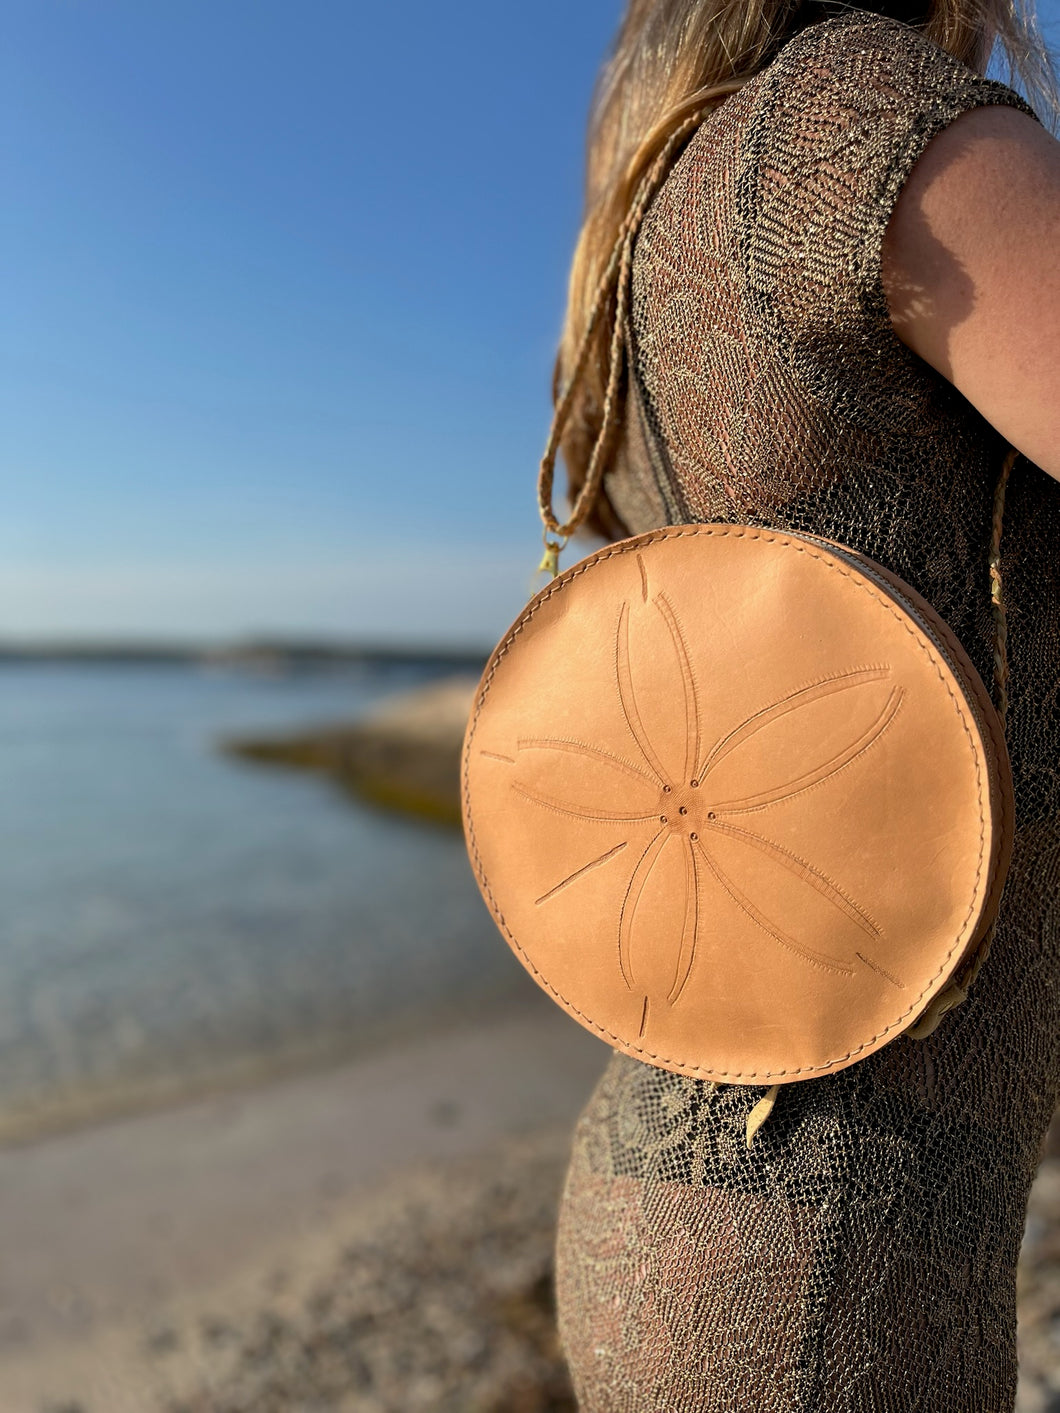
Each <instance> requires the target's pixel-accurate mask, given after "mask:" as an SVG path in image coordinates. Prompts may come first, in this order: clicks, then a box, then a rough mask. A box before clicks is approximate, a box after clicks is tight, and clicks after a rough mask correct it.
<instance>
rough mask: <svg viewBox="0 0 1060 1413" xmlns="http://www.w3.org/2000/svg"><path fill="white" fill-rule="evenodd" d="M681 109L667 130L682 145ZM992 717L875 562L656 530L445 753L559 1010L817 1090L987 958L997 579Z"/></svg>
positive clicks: (525, 640)
mask: <svg viewBox="0 0 1060 1413" xmlns="http://www.w3.org/2000/svg"><path fill="white" fill-rule="evenodd" d="M700 118H701V115H696V114H693V115H692V116H691V117H690V119H689V121H688V124H686V128H687V129H688V130H689V131H690V130H691V129H692V128H693V127H694V126H695V124H696V123H697V122H698V121H699V120H700ZM682 135H687V134H684V133H683V130H681V129H679V130H678V131H677V133H675V134H674V138H673V139H672V141H671V144H670V145H669V148H664V150H663V152H662V153H661V154H660V157H659V159H658V160H657V162H656V164H655V166H654V168H653V169H652V171H651V172H649V173H648V176H647V177H646V178H645V182H644V184H643V185H642V189H641V191H640V193H639V195H638V197H637V199H636V201H635V202H634V203H633V208H632V210H631V213H630V216H629V218H628V219H627V223H626V225H625V227H624V228H623V231H622V232H621V234H620V238H619V241H618V243H617V244H616V247H615V251H614V252H613V254H612V257H611V261H610V263H609V265H608V268H607V270H606V271H605V273H604V277H603V280H602V282H601V287H600V291H599V293H598V296H597V300H596V304H595V305H594V310H593V314H592V316H591V318H590V321H589V328H588V330H587V332H586V336H585V341H583V347H582V350H581V351H580V352H579V355H578V358H577V360H576V365H575V369H574V374H573V377H572V381H571V385H570V386H568V388H567V390H566V391H565V392H564V394H563V396H562V397H561V398H560V400H559V403H558V405H557V411H556V418H555V421H554V424H553V429H552V434H551V436H550V438H549V444H548V447H547V448H546V451H545V456H544V459H543V461H542V466H541V475H540V481H539V499H540V506H541V513H542V518H543V520H544V523H545V545H546V555H545V559H544V560H543V561H542V566H541V567H542V568H548V569H550V570H551V571H552V572H553V574H555V573H556V569H557V558H558V553H559V550H560V549H561V548H562V546H563V544H564V543H565V542H566V538H567V537H568V536H569V535H570V534H571V533H573V531H574V530H575V529H576V528H577V527H578V525H579V524H580V523H581V521H582V520H583V519H584V516H585V515H586V514H587V512H588V508H589V506H590V505H591V503H592V500H593V498H594V497H595V495H596V493H597V491H598V489H599V487H600V484H601V478H602V476H603V468H604V464H605V450H606V447H607V445H608V441H609V436H610V432H611V430H612V426H611V425H609V423H610V422H613V421H614V409H615V408H616V407H617V390H618V386H619V378H620V377H621V373H622V358H623V350H624V343H623V340H622V338H621V333H620V331H621V329H622V327H623V324H624V320H625V316H626V309H627V307H628V281H629V272H630V267H631V258H632V242H633V236H634V234H635V231H636V228H637V224H638V222H639V219H640V216H641V215H642V214H643V211H644V209H645V207H646V205H647V202H648V200H649V199H650V195H651V194H652V192H653V191H654V189H655V188H656V187H657V185H658V182H659V180H661V176H662V173H663V171H664V169H665V165H666V162H667V160H668V158H669V156H670V155H671V153H672V151H673V150H674V149H675V147H676V145H677V143H678V142H679V140H680V139H681V137H682ZM612 298H613V304H614V320H615V323H614V329H613V336H612V339H611V367H610V370H609V379H608V384H609V385H608V390H607V402H606V404H605V410H606V415H605V419H604V426H603V428H602V429H601V432H600V435H599V437H598V440H597V443H596V446H595V448H594V452H593V456H592V458H591V461H590V465H589V469H588V474H587V476H586V481H585V484H584V486H583V488H582V491H581V492H580V494H579V496H578V498H577V499H576V502H575V505H574V507H573V509H572V512H571V516H570V518H569V520H568V521H567V522H566V523H565V524H560V523H559V522H558V521H557V520H556V518H555V515H554V514H553V511H552V477H553V468H554V462H555V455H556V448H557V446H558V443H559V438H560V433H561V431H562V427H563V423H564V418H565V416H566V415H567V413H568V412H569V409H570V406H571V398H570V392H571V386H573V383H574V381H575V380H576V379H577V377H578V375H579V371H580V370H581V369H582V368H583V366H584V360H585V353H586V347H587V341H588V339H589V337H590V335H591V333H592V328H593V323H594V321H595V319H596V318H597V316H598V313H599V311H600V310H602V309H603V308H604V307H606V306H607V304H608V301H609V300H611V299H612ZM1015 456H1016V453H1015V451H1010V452H1009V454H1008V455H1007V456H1006V458H1005V462H1004V466H1003V467H1002V470H1001V475H1000V477H999V480H998V486H997V492H996V496H995V505H994V521H993V535H992V544H991V552H990V562H989V566H987V565H984V579H983V583H984V593H986V592H988V591H989V592H991V596H992V599H993V603H994V614H995V628H996V640H995V684H994V685H995V691H996V695H997V705H995V703H994V701H992V700H991V694H990V692H988V691H987V689H986V687H985V686H984V684H983V682H982V680H981V679H980V677H979V675H978V674H977V672H976V670H975V668H974V666H973V665H972V663H971V661H970V659H969V658H968V656H967V654H966V653H965V651H964V649H963V648H962V646H961V644H960V643H959V642H958V641H957V639H956V637H955V636H954V634H953V633H952V631H951V630H950V629H949V627H948V626H947V624H946V623H945V622H944V621H943V619H942V618H941V617H940V616H939V615H938V613H936V612H935V610H934V609H933V608H932V607H931V606H930V605H929V604H928V603H927V602H925V600H924V599H923V598H922V597H921V596H920V595H919V594H918V593H916V591H915V590H914V589H913V588H911V587H910V586H909V585H908V584H906V583H904V582H903V581H902V580H901V579H899V578H898V577H897V576H896V575H895V574H893V573H891V572H890V571H889V570H887V569H886V568H884V567H883V566H882V565H879V564H876V563H874V562H873V561H872V560H870V559H868V558H866V557H865V556H862V555H860V554H858V553H856V552H855V551H854V550H852V549H850V548H847V547H844V546H842V545H837V544H834V543H831V542H829V541H826V540H823V539H818V538H815V537H813V536H810V535H803V534H795V533H789V532H784V531H781V530H775V529H768V528H763V527H753V526H749V525H736V524H694V525H677V526H669V527H666V528H663V529H660V530H656V531H652V532H651V533H649V534H645V535H639V536H636V537H634V538H631V539H626V540H622V541H619V542H618V543H616V544H612V545H609V546H607V547H606V548H604V549H601V550H599V551H598V552H597V553H595V554H592V555H590V556H589V557H588V558H586V559H583V560H582V561H581V562H580V563H578V564H576V565H574V566H573V567H572V568H570V569H568V570H566V571H565V572H564V573H562V574H559V575H558V577H555V578H553V580H552V582H551V583H550V584H548V585H547V586H546V587H545V588H544V589H542V590H541V591H540V592H539V593H537V594H536V595H535V597H534V598H533V599H532V600H531V601H530V603H529V604H528V605H527V607H526V609H525V610H524V611H523V612H522V613H521V614H520V616H519V618H518V619H517V620H516V621H515V623H513V624H512V626H511V628H510V629H509V630H508V632H507V633H506V634H505V635H504V637H503V639H502V640H501V642H500V643H499V644H498V646H497V647H496V649H495V650H494V652H493V654H492V656H491V657H490V660H489V662H488V664H487V666H486V669H485V672H484V673H483V676H482V680H481V682H480V684H479V688H478V691H477V694H476V697H475V701H474V706H473V709H472V712H471V717H470V720H469V723H468V727H467V733H466V737H465V741H464V749H463V760H462V772H463V785H462V798H463V816H464V827H465V836H466V840H467V846H468V852H469V855H470V859H471V862H472V866H473V868H474V872H475V876H476V878H477V880H478V884H479V887H480V888H481V890H482V894H483V897H484V898H485V900H486V903H487V904H488V906H489V908H490V911H491V912H492V914H493V917H494V919H495V920H496V923H497V925H498V927H499V928H500V930H501V932H502V933H503V935H504V936H505V938H506V939H507V941H508V943H509V944H510V945H511V947H512V948H513V950H514V951H515V954H516V955H517V956H518V958H519V960H520V961H521V962H522V963H523V965H524V966H525V967H526V968H527V969H528V970H529V972H530V973H531V974H532V975H533V977H534V978H535V980H536V981H537V982H538V983H539V984H540V985H541V986H542V987H544V989H545V990H546V991H548V993H549V994H550V995H551V996H552V997H553V999H554V1000H556V1001H557V1002H558V1003H559V1004H560V1005H561V1006H563V1007H564V1009H565V1010H567V1011H568V1012H569V1014H570V1015H572V1016H573V1017H574V1018H575V1020H577V1021H579V1022H580V1023H581V1024H582V1025H584V1026H586V1027H587V1028H588V1029H589V1030H591V1031H593V1032H594V1033H595V1034H596V1035H599V1036H600V1037H601V1039H603V1040H606V1041H607V1043H608V1044H609V1045H611V1046H613V1047H614V1048H616V1049H618V1050H622V1051H624V1052H625V1053H627V1054H629V1055H632V1056H635V1057H636V1058H638V1059H640V1060H643V1061H646V1062H647V1063H650V1064H653V1065H658V1066H661V1067H662V1068H664V1069H668V1070H673V1071H676V1072H678V1073H681V1074H686V1075H692V1076H696V1077H699V1078H703V1079H706V1080H712V1081H716V1082H719V1083H732V1084H750V1085H766V1086H769V1093H768V1094H767V1095H766V1096H765V1098H764V1099H763V1100H762V1101H761V1102H760V1104H759V1105H757V1106H756V1108H755V1109H754V1110H753V1111H752V1116H751V1119H750V1120H749V1123H748V1142H750V1140H751V1138H752V1137H753V1133H754V1131H755V1129H756V1128H757V1127H758V1126H759V1124H760V1123H761V1122H762V1121H764V1118H765V1117H766V1116H767V1115H768V1113H769V1110H770V1108H771V1106H772V1103H773V1101H774V1099H775V1097H776V1094H777V1086H778V1085H781V1084H785V1083H790V1082H794V1081H797V1080H800V1079H807V1078H811V1077H813V1076H818V1075H824V1074H828V1073H831V1072H834V1071H837V1070H841V1069H843V1068H844V1067H845V1066H847V1065H850V1064H853V1063H854V1062H855V1061H857V1060H859V1059H863V1058H865V1057H866V1056H868V1055H871V1054H872V1053H873V1052H874V1051H877V1050H879V1049H880V1048H881V1047H882V1046H883V1045H886V1044H887V1043H888V1042H889V1041H891V1040H893V1039H894V1038H895V1037H896V1036H899V1035H902V1034H904V1033H908V1034H912V1035H914V1036H918V1037H919V1036H923V1035H926V1034H928V1033H930V1031H931V1030H932V1029H933V1028H934V1026H935V1025H936V1024H937V1023H938V1020H939V1018H940V1017H941V1015H942V1014H943V1013H944V1012H945V1011H946V1010H947V1009H948V1008H949V1007H951V1006H952V1005H955V1004H957V1003H959V1002H960V1001H961V1000H962V999H963V998H964V996H965V994H966V992H967V988H968V986H969V985H970V984H971V982H972V980H974V977H975V974H976V972H977V971H978V969H979V967H980V966H981V965H982V962H983V960H984V958H985V956H986V953H987V951H988V949H989V945H990V940H991V938H992V935H993V924H994V920H995V918H996V914H997V909H998V905H999V901H1000V897H1001V892H1002V888H1003V886H1004V881H1005V875H1006V871H1007V868H1008V864H1009V858H1010V854H1011V848H1012V832H1013V798H1012V779H1011V771H1010V767H1009V760H1008V755H1007V751H1006V748H1005V732H1004V719H1003V718H1004V708H1005V685H1006V656H1005V620H1004V605H1003V600H1002V593H1001V580H1000V572H999V558H1000V538H1001V525H1002V516H1003V510H1004V496H1005V487H1006V483H1007V479H1008V475H1009V472H1010V470H1011V467H1012V465H1013V462H1014V460H1015Z"/></svg>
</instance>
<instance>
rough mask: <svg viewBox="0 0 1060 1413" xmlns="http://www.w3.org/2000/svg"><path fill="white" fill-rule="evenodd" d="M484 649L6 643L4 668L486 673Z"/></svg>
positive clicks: (277, 642)
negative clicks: (400, 669)
mask: <svg viewBox="0 0 1060 1413" xmlns="http://www.w3.org/2000/svg"><path fill="white" fill-rule="evenodd" d="M488 656H489V653H488V651H487V650H486V649H484V648H473V647H444V646H443V647H438V646H432V645H427V644H415V643H410V644H384V643H341V642H338V643H337V642H328V641H312V640H297V639H295V640H287V639H270V638H261V639H248V640H245V641H237V642H233V643H219V644H218V643H212V644H204V643H164V642H163V643H159V642H151V641H149V640H144V641H135V640H123V641H111V642H108V641H105V640H100V641H92V640H86V641H80V640H70V641H63V640H58V639H57V640H50V641H37V642H33V641H30V642H12V641H7V642H4V641H0V667H3V666H9V665H20V666H21V665H25V664H27V663H69V664H75V665H85V666H92V667H109V666H130V665H132V666H161V665H175V666H196V667H227V668H235V669H239V668H246V669H249V670H252V671H261V670H263V669H267V670H270V671H295V670H299V671H304V670H319V669H327V668H334V667H352V666H360V667H405V666H416V667H438V668H445V669H450V668H452V669H469V668H470V669H474V670H476V671H480V670H481V669H482V667H483V666H484V665H485V662H486V658H487V657H488Z"/></svg>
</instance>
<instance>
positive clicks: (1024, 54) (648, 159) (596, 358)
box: [540, 0, 1058, 543]
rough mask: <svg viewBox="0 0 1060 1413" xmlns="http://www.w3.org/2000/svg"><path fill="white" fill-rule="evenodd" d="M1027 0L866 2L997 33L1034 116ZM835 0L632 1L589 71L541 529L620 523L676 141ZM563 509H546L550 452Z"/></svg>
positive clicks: (963, 38) (616, 528)
mask: <svg viewBox="0 0 1060 1413" xmlns="http://www.w3.org/2000/svg"><path fill="white" fill-rule="evenodd" d="M1032 5H1033V0H930V3H929V4H928V6H927V9H926V10H923V9H918V8H916V7H915V0H913V4H912V5H911V4H909V3H907V0H890V3H888V0H882V3H880V4H878V5H877V4H865V5H862V6H858V7H857V8H861V9H873V10H876V11H877V12H879V13H884V14H887V15H889V16H891V17H892V18H894V19H897V20H902V21H904V22H906V23H909V24H913V25H915V27H916V28H917V29H919V30H920V31H921V32H922V33H923V34H924V35H925V36H926V37H927V38H929V39H932V40H934V42H935V43H936V44H938V45H939V46H940V47H941V48H943V49H945V50H947V51H948V52H949V53H950V54H952V55H953V56H954V57H955V58H957V59H960V60H961V61H962V62H963V63H965V64H967V65H968V66H969V67H970V68H973V69H978V70H979V71H980V72H982V70H983V69H984V68H985V67H986V63H987V61H988V59H989V57H990V51H991V49H992V47H993V45H994V44H995V43H997V44H999V45H1000V48H1001V54H1002V60H1003V68H1005V69H1007V78H1008V79H1009V81H1010V82H1013V83H1018V84H1021V85H1022V87H1023V89H1024V92H1025V93H1026V95H1027V97H1028V99H1029V100H1030V102H1031V104H1032V106H1033V107H1034V108H1035V110H1036V112H1037V113H1038V115H1039V117H1041V118H1042V119H1043V121H1046V122H1050V123H1055V120H1056V115H1057V112H1058V103H1057V81H1056V76H1055V71H1054V69H1053V65H1052V60H1051V58H1050V54H1049V50H1048V48H1047V47H1046V44H1045V42H1044V40H1043V39H1042V36H1041V33H1040V31H1039V28H1038V25H1037V21H1036V19H1035V16H1034V12H1033V9H1032ZM843 8H853V7H850V6H844V5H839V4H833V5H825V4H821V3H814V0H629V4H628V8H627V10H626V13H625V16H624V17H623V19H622V22H621V24H620V25H619V28H618V32H617V34H616V36H615V39H614V42H613V44H612V48H611V51H610V54H609V56H608V58H607V59H606V61H605V63H604V65H603V67H602V69H601V71H600V74H599V76H598V79H597V82H596V87H595V90H594V93H593V101H592V107H591V111H590V116H589V130H588V140H587V154H586V155H587V162H586V182H585V208H584V217H583V223H582V228H581V233H580V235H579V237H578V242H577V245H576V247H575V251H574V258H573V261H572V264H571V271H570V282H569V287H568V298H567V311H566V318H565V321H564V326H563V333H562V338H561V342H560V347H559V352H558V354H557V357H556V363H555V372H554V377H553V399H554V402H555V404H556V417H555V420H554V422H553V428H552V434H551V435H550V437H549V444H548V447H547V448H546V451H545V456H544V459H543V461H542V467H541V482H540V500H541V508H542V516H543V518H544V520H545V525H546V543H547V542H548V532H549V531H551V532H552V533H553V534H554V535H556V536H558V540H559V542H561V543H562V542H565V539H566V537H567V535H569V534H572V533H573V532H574V531H575V530H576V529H577V528H578V526H579V525H580V524H582V523H587V524H589V525H590V526H591V527H592V528H593V529H596V530H597V531H599V532H601V533H603V534H605V535H607V536H608V537H609V538H613V537H614V536H616V535H621V534H623V533H624V532H625V527H624V526H623V525H622V524H621V522H620V520H619V519H618V517H617V515H616V514H615V512H614V511H613V509H612V507H611V506H610V504H609V502H608V500H607V496H606V493H605V491H604V489H603V484H602V482H603V474H604V471H605V470H606V467H607V461H608V457H609V454H610V452H611V450H612V447H611V442H612V441H613V440H614V429H615V427H616V425H617V422H618V418H619V412H620V407H621V402H622V398H623V395H624V391H623V378H622V369H621V361H622V358H621V341H620V333H621V330H620V327H619V325H620V321H621V319H622V317H623V316H624V313H625V297H626V285H627V283H628V273H629V260H630V258H631V252H632V241H633V236H634V235H635V231H636V226H637V224H638V223H639V220H640V216H641V215H642V214H643V210H644V209H645V208H646V206H647V204H648V201H649V200H650V198H651V196H652V195H654V191H655V190H656V189H657V187H658V185H660V184H661V181H662V179H664V177H665V174H666V169H667V167H668V165H669V162H670V161H671V160H672V159H673V157H674V155H675V153H676V151H677V149H678V148H679V147H680V145H681V143H682V142H683V141H684V140H685V139H687V138H688V137H689V136H691V133H692V132H693V131H694V130H695V128H696V127H697V126H698V124H699V123H700V122H701V121H702V120H703V118H704V117H705V116H707V114H708V113H709V112H710V110H711V109H712V108H715V107H717V105H718V104H719V103H720V102H721V101H722V100H723V99H724V98H726V97H728V95H729V94H731V93H734V92H735V91H736V90H737V89H739V88H741V87H742V86H743V84H745V83H746V82H747V80H748V79H749V78H751V77H752V76H753V75H754V74H756V73H758V72H759V71H760V70H761V69H762V68H763V67H764V66H765V65H766V64H767V63H769V61H770V60H771V59H772V58H773V57H774V55H775V54H776V52H777V50H778V49H779V48H780V46H781V45H782V44H783V43H784V41H785V40H786V39H788V38H789V37H790V36H791V35H793V34H794V33H796V32H797V31H798V30H800V29H802V28H804V27H805V26H806V25H807V24H810V23H813V22H814V21H815V20H819V19H822V18H824V17H825V16H826V15H827V14H829V13H835V12H837V11H838V10H840V9H843ZM559 450H562V454H563V459H564V462H565V464H566V467H567V472H568V480H569V486H570V499H571V503H572V509H571V511H570V514H569V516H568V518H567V520H566V522H562V523H561V522H560V521H559V520H558V519H557V518H556V516H555V515H554V514H553V512H552V508H551V497H552V480H553V473H554V463H555V458H556V453H557V451H559Z"/></svg>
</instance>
